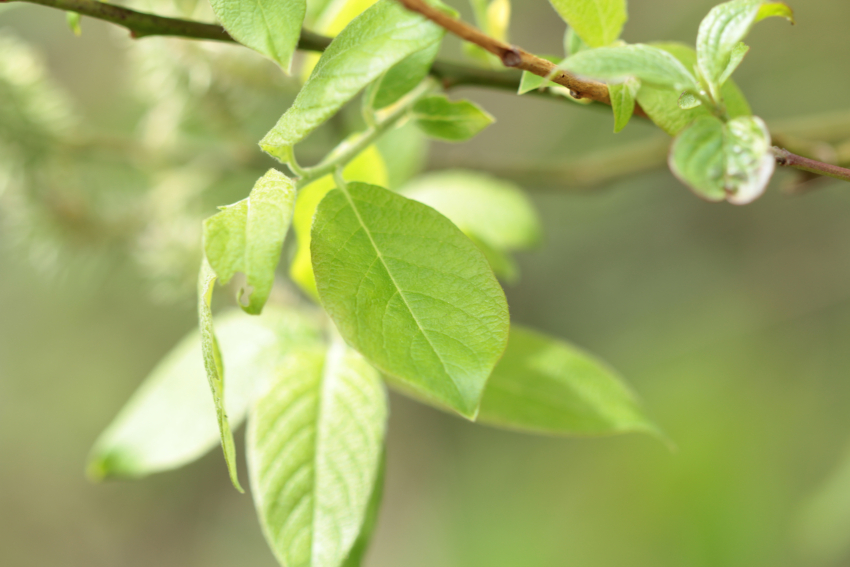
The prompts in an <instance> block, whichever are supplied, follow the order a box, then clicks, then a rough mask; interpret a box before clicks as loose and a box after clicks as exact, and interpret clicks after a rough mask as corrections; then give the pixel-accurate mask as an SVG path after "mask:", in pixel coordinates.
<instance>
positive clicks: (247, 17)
mask: <svg viewBox="0 0 850 567" xmlns="http://www.w3.org/2000/svg"><path fill="white" fill-rule="evenodd" d="M210 5H211V6H212V8H213V11H214V12H215V15H216V16H217V17H218V19H219V21H221V25H223V26H224V29H226V30H227V32H228V33H229V34H230V35H231V36H233V38H234V39H235V40H236V41H238V42H239V43H241V44H242V45H245V46H247V47H250V48H251V49H253V50H255V51H258V52H260V53H262V54H263V55H265V56H266V57H268V58H270V59H271V60H272V61H275V62H277V64H278V65H280V66H281V67H282V68H283V70H284V71H286V72H287V73H288V72H289V69H290V66H291V63H292V55H293V53H295V46H297V45H298V38H299V37H300V34H301V23H302V22H303V21H304V14H305V12H306V10H307V6H306V1H305V0H210Z"/></svg>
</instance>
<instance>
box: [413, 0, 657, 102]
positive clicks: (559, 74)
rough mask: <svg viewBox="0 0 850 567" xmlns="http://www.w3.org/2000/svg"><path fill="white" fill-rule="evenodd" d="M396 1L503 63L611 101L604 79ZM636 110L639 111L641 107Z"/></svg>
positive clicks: (418, 1) (419, 5) (577, 94)
mask: <svg viewBox="0 0 850 567" xmlns="http://www.w3.org/2000/svg"><path fill="white" fill-rule="evenodd" d="M398 1H399V2H400V3H401V4H402V5H404V7H405V8H407V9H408V10H410V11H412V12H417V13H419V14H422V15H423V16H425V17H426V18H428V19H429V20H431V21H432V22H434V23H435V24H437V25H438V26H440V27H442V28H444V29H445V30H446V31H449V32H451V33H453V34H455V35H456V36H458V37H459V38H461V39H463V40H465V41H468V42H470V43H474V44H475V45H477V46H479V47H481V48H483V49H485V50H486V51H489V52H490V53H492V54H493V55H495V56H496V57H498V58H499V60H501V62H502V64H503V65H504V66H505V67H509V68H513V69H521V70H523V71H528V72H529V73H534V74H535V75H538V76H540V77H543V78H549V79H550V80H551V81H552V82H553V83H557V84H559V85H562V86H564V87H567V88H568V89H570V91H572V94H573V97H574V98H587V99H590V100H594V101H596V102H601V103H604V104H609V105H610V104H611V97H610V96H609V95H608V85H606V84H605V83H600V82H598V81H590V80H587V79H582V78H579V77H577V76H575V75H573V74H571V73H568V72H566V71H564V70H562V69H559V68H558V66H557V65H555V64H554V63H552V62H551V61H547V60H546V59H543V58H542V57H538V56H536V55H534V54H533V53H529V52H528V51H526V50H524V49H522V48H520V47H516V46H514V45H510V44H508V43H505V42H504V41H500V40H498V39H496V38H494V37H490V36H489V35H487V34H485V33H484V32H482V31H481V30H479V29H477V28H475V27H473V26H471V25H469V24H467V23H465V22H463V21H461V20H458V19H457V18H454V17H452V16H450V15H449V14H447V13H445V12H443V11H441V10H439V9H437V8H435V7H433V6H430V5H429V4H427V3H425V2H424V0H398ZM640 112H641V113H642V111H640Z"/></svg>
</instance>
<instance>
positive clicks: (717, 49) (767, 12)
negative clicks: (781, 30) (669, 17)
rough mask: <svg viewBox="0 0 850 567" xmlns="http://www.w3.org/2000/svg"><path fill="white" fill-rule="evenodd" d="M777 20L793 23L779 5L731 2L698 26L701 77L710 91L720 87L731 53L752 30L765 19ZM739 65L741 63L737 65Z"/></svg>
mask: <svg viewBox="0 0 850 567" xmlns="http://www.w3.org/2000/svg"><path fill="white" fill-rule="evenodd" d="M771 16H780V17H784V18H788V19H791V20H792V21H793V13H792V12H791V10H790V8H788V6H787V5H785V4H783V3H781V2H766V1H765V0H732V2H725V3H723V4H720V5H719V6H715V7H714V8H713V9H712V10H711V11H710V12H709V13H708V15H707V16H706V17H705V19H704V20H703V21H702V23H701V24H700V26H699V33H698V35H697V58H698V60H699V68H700V71H701V72H702V75H703V77H705V79H706V80H707V81H708V84H709V86H710V87H711V88H712V90H714V91H716V90H717V89H719V87H720V86H721V85H722V84H723V82H722V80H721V79H722V77H723V76H724V74H726V76H727V77H728V75H729V74H731V72H730V73H728V74H727V73H726V70H727V68H728V67H729V63H730V60H731V58H732V55H733V53H735V52H736V50H737V51H738V53H739V54H740V48H739V44H740V42H741V40H743V39H744V38H745V37H746V36H747V34H748V33H749V32H750V29H752V27H753V25H754V24H755V23H756V22H757V21H759V20H761V19H764V18H767V17H771ZM739 62H740V61H739Z"/></svg>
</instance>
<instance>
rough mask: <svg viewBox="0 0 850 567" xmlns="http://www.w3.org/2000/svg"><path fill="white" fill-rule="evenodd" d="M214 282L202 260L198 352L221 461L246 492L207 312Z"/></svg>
mask: <svg viewBox="0 0 850 567" xmlns="http://www.w3.org/2000/svg"><path fill="white" fill-rule="evenodd" d="M215 279H216V276H215V273H214V272H213V271H212V268H211V267H210V265H209V263H208V262H207V260H206V258H205V259H204V261H203V263H202V264H201V272H200V274H199V275H198V322H199V324H200V329H201V352H202V353H203V359H204V368H205V369H206V374H207V381H208V382H209V385H210V391H211V392H212V396H213V404H214V405H215V413H216V418H217V419H218V431H219V434H220V436H221V448H222V450H223V451H224V460H225V462H226V463H227V470H228V472H229V473H230V480H231V481H232V482H233V486H235V487H236V490H238V491H239V492H245V491H244V490H243V489H242V486H240V484H239V478H238V475H237V472H236V446H235V445H234V444H233V432H232V431H231V430H230V422H229V421H228V420H227V413H226V412H225V407H224V365H223V364H222V360H221V350H220V349H219V346H218V340H217V339H216V336H215V330H214V329H213V317H212V310H211V309H210V303H211V302H212V293H213V288H214V286H215Z"/></svg>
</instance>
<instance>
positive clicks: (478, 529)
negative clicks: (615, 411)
mask: <svg viewBox="0 0 850 567" xmlns="http://www.w3.org/2000/svg"><path fill="white" fill-rule="evenodd" d="M633 4H634V3H633ZM713 4H714V2H713V1H712V0H700V1H698V2H677V1H675V0H648V1H646V2H643V3H640V6H633V7H632V16H631V20H630V22H629V23H628V24H627V26H626V29H625V35H624V37H625V38H626V39H627V40H629V41H643V40H648V39H662V38H663V39H669V40H680V41H687V40H692V36H693V29H694V26H695V25H696V23H698V21H699V19H700V18H701V17H702V15H704V14H705V12H706V11H707V8H708V7H710V6H711V5H713ZM797 4H798V5H795V8H797V14H798V25H797V26H796V28H794V30H793V33H792V34H790V35H789V34H788V31H787V30H786V29H785V28H784V26H781V25H779V24H777V25H775V26H773V25H768V24H765V25H764V26H763V28H760V29H759V30H757V31H756V32H755V33H754V34H753V36H752V37H751V43H752V44H753V46H754V49H753V52H752V54H751V55H750V56H748V58H747V59H746V60H745V62H744V64H743V66H742V69H741V71H740V72H739V75H737V78H738V81H739V84H740V86H741V88H742V90H743V91H744V92H746V93H747V95H748V98H749V100H750V101H751V102H752V104H753V106H754V109H755V110H756V112H758V113H759V114H760V115H762V116H764V117H766V118H768V122H769V123H771V120H769V119H770V118H773V119H774V121H777V120H780V119H791V118H795V117H797V116H801V115H806V114H814V113H818V112H823V111H830V110H846V109H847V94H846V93H847V92H848V91H850V73H848V72H846V61H845V60H846V57H845V54H846V53H848V51H849V50H850V36H848V34H847V33H846V31H845V30H844V27H845V23H846V22H847V21H849V20H850V3H848V2H846V0H807V1H806V2H805V3H803V2H798V3H797ZM313 5H314V6H315V5H318V3H315V4H313ZM133 6H134V7H136V8H139V9H145V10H150V11H156V12H158V13H161V14H166V15H175V16H183V17H194V18H199V19H207V18H210V17H211V12H210V11H209V7H208V6H206V4H205V3H204V2H196V1H194V0H175V1H174V2H171V0H154V1H151V2H142V1H140V2H135V3H133ZM458 7H461V6H458ZM463 9H467V8H466V7H463ZM467 11H468V9H467ZM467 16H470V14H469V13H467ZM81 27H82V36H81V37H79V38H76V37H75V36H74V35H73V34H72V33H71V32H70V31H69V30H68V28H67V24H66V23H65V16H64V14H62V13H61V12H50V11H48V10H46V9H42V8H39V7H34V6H19V7H15V8H14V9H10V7H3V6H0V318H2V321H3V324H2V325H0V452H2V455H3V460H2V462H1V463H2V464H0V483H2V484H0V485H1V486H2V487H3V488H0V511H2V513H0V549H2V554H3V560H2V563H3V564H7V563H8V564H9V565H15V566H16V567H17V566H22V567H28V566H41V565H49V564H55V565H63V566H86V567H92V566H101V565H102V566H104V567H107V566H108V567H112V566H114V565H122V566H130V567H132V566H136V565H138V566H149V565H157V566H162V567H168V566H172V565H173V566H180V567H187V566H201V565H203V566H204V567H212V566H219V565H221V566H224V565H252V566H262V565H269V566H272V565H274V564H275V563H274V559H273V557H272V556H271V554H270V552H269V551H268V549H267V548H266V546H265V543H264V542H263V541H262V536H261V535H260V532H259V530H258V529H257V523H256V518H255V515H254V511H253V509H252V506H251V503H250V500H249V498H247V497H242V496H239V495H237V494H236V493H235V492H234V491H232V489H230V488H229V485H228V481H227V478H226V477H224V476H223V475H222V474H221V471H220V462H219V461H220V456H219V455H217V454H213V455H212V456H211V457H208V458H206V459H204V460H203V461H202V462H201V463H199V464H197V465H193V466H191V467H189V468H188V469H186V470H184V471H178V472H175V473H169V474H165V475H159V476H156V477H154V478H152V479H150V480H147V481H145V482H143V483H136V484H114V485H105V486H97V487H93V486H90V485H88V484H87V483H86V481H85V479H84V476H83V463H84V461H85V454H86V451H87V450H88V448H89V447H90V446H91V443H92V441H93V440H94V439H95V437H96V435H97V433H98V432H99V431H100V430H101V429H102V428H103V426H104V425H105V424H106V423H108V422H109V421H110V419H111V418H112V417H113V415H114V413H115V412H116V411H117V410H118V408H120V407H121V405H122V404H123V402H124V401H125V400H126V399H127V397H128V395H129V394H130V392H132V391H133V390H134V389H135V387H136V385H137V384H138V383H139V381H140V380H141V379H142V378H143V377H144V376H145V375H146V374H147V373H148V371H149V370H150V369H151V368H152V367H153V366H154V364H155V363H156V361H157V360H158V359H159V358H160V357H161V356H162V354H163V353H165V352H167V351H168V350H169V349H170V348H171V346H173V344H174V343H176V342H177V340H178V339H179V337H181V336H182V335H184V334H185V332H186V331H187V330H188V329H190V328H192V326H193V325H194V313H193V312H192V310H191V308H190V306H189V304H190V300H191V296H192V293H193V287H194V280H195V274H196V272H197V266H198V262H199V260H200V255H199V246H200V230H201V224H200V221H201V219H203V218H204V217H206V216H208V215H209V214H211V213H212V212H214V210H215V206H217V205H219V204H223V203H229V202H233V201H236V200H238V199H240V198H243V197H244V196H246V195H247V193H248V191H249V190H250V188H251V186H252V184H253V182H254V180H255V179H256V178H257V177H259V176H260V175H261V174H262V172H263V171H265V170H266V169H267V168H268V167H269V166H270V165H272V163H271V161H270V160H268V159H267V158H265V157H264V156H263V155H262V154H261V152H260V151H259V150H258V148H257V146H256V142H257V140H259V139H260V137H262V135H263V134H264V133H265V131H266V130H267V129H268V127H269V125H271V124H273V123H274V122H275V121H276V120H277V118H278V117H279V116H280V114H281V113H282V112H283V110H284V109H285V108H286V107H287V106H288V104H289V102H290V101H291V99H292V97H293V95H294V92H295V88H296V85H295V83H294V82H293V80H291V79H287V78H286V77H284V76H282V75H281V74H280V73H279V72H278V71H276V70H275V69H274V67H273V65H272V64H271V63H269V62H267V61H265V60H264V59H263V58H261V57H260V56H258V55H255V54H253V53H251V52H249V51H248V50H244V49H239V48H236V47H234V46H229V45H216V44H212V43H201V42H191V41H181V40H170V39H156V38H151V39H145V40H143V41H138V42H132V41H130V40H129V39H128V38H127V34H126V32H125V31H123V30H119V29H115V28H109V27H107V26H106V25H103V24H101V23H99V22H93V21H91V20H89V19H86V18H83V20H82V23H81ZM780 34H781V35H780ZM562 35H563V26H561V25H560V24H559V23H558V20H557V18H556V17H554V15H553V13H552V12H551V8H549V6H548V4H547V3H546V2H543V1H540V2H538V3H519V2H515V3H514V19H513V21H512V23H511V38H512V41H515V42H517V43H518V44H520V45H523V46H525V47H527V48H529V49H532V50H534V51H537V52H543V53H546V52H560V49H561V37H562ZM446 52H447V55H449V56H452V57H461V55H462V53H461V52H462V50H461V48H460V46H459V44H457V43H450V45H449V46H448V47H447V48H446ZM813 81H816V84H817V88H816V89H814V88H811V87H810V86H811V85H812V84H813ZM803 84H805V85H807V87H806V88H793V87H789V85H792V86H793V85H803ZM462 94H463V95H464V96H467V97H469V98H471V99H473V100H476V101H477V102H480V103H481V104H482V105H483V106H484V107H486V108H487V109H488V110H489V111H490V112H492V113H493V114H494V115H495V116H496V117H497V118H498V122H497V123H496V124H495V125H493V126H492V127H491V128H490V129H489V130H488V131H487V133H486V135H483V136H481V137H479V138H478V139H476V140H475V141H474V142H473V143H471V144H468V145H463V146H448V145H435V146H434V148H433V152H432V157H431V158H430V162H429V166H430V167H431V168H432V169H444V168H446V167H449V166H468V167H473V168H479V169H483V170H488V169H498V168H502V167H505V166H518V167H521V166H525V165H527V164H529V163H532V164H536V163H539V161H540V160H541V159H543V160H547V161H549V162H551V163H563V162H568V161H571V160H572V161H574V160H576V159H578V158H580V156H581V155H583V154H584V153H585V152H589V151H592V150H594V149H597V148H607V147H610V146H612V145H613V144H620V143H633V142H637V143H641V141H642V140H644V139H648V138H645V137H646V136H647V135H650V134H652V129H651V128H650V127H649V126H648V125H646V124H641V123H639V122H638V121H634V122H633V124H631V125H630V126H629V128H627V129H626V130H625V131H624V132H623V133H622V134H620V135H618V136H617V137H612V135H611V134H610V116H608V114H607V113H596V112H592V111H589V110H588V109H583V108H578V107H576V106H575V105H568V104H559V103H556V102H550V101H546V100H538V99H536V98H533V97H524V98H523V99H520V100H518V99H516V97H513V96H511V95H510V94H500V93H492V92H485V91H481V90H476V91H469V92H463V93H462ZM517 109H521V111H517ZM355 110H356V109H355ZM354 114H356V112H355V113H354ZM356 120H357V118H352V117H351V115H343V116H342V117H340V119H339V120H336V121H334V122H332V123H331V124H329V125H327V126H326V127H323V129H321V130H319V131H317V132H316V134H315V135H313V136H311V137H310V139H309V140H308V141H307V147H306V148H305V155H304V157H305V161H310V158H311V157H315V156H318V155H321V151H322V150H324V149H327V148H328V147H329V146H330V145H331V143H332V142H333V141H334V140H336V139H338V138H340V137H341V134H342V132H344V131H345V129H346V126H348V125H349V124H351V123H352V122H354V121H356ZM396 135H397V136H398V138H397V139H396V141H395V143H392V142H383V143H382V150H384V149H385V148H386V150H387V151H385V155H390V154H389V151H391V150H393V149H398V147H399V146H400V145H401V144H402V143H403V144H409V145H410V146H411V147H415V146H416V145H417V144H421V140H419V139H414V138H410V137H405V136H404V135H401V134H396ZM846 137H850V136H845V138H846ZM311 147H312V148H313V150H311ZM387 161H388V167H389V169H390V176H391V179H394V181H393V182H392V184H393V185H395V186H399V185H401V183H402V182H403V180H404V178H405V177H407V176H408V175H409V172H410V171H414V170H416V168H417V167H418V165H417V164H416V163H403V162H402V160H401V158H399V159H393V158H389V159H388V160H387ZM780 181H781V180H780ZM775 185H776V184H775ZM526 188H527V189H530V190H540V193H539V194H538V196H537V197H536V200H537V204H538V209H539V210H540V211H542V214H543V217H544V219H543V220H544V225H545V226H546V228H547V235H546V237H545V243H544V245H543V247H542V248H541V249H540V250H539V251H537V252H532V253H526V254H525V255H523V256H522V257H521V258H520V267H521V268H522V273H523V279H522V281H521V283H519V284H517V285H516V286H513V287H511V288H510V290H509V296H510V297H509V299H510V303H511V306H512V314H513V317H514V319H515V320H517V321H518V322H522V323H525V324H531V325H534V326H537V327H540V328H543V329H545V330H547V331H549V332H552V333H554V334H557V335H560V336H564V337H568V338H570V339H571V340H573V341H575V342H576V343H577V344H580V345H582V346H584V347H587V348H588V349H590V350H593V351H595V352H597V353H599V354H600V355H602V356H604V357H605V358H606V359H607V360H609V361H610V362H611V363H612V364H613V365H614V366H616V367H617V368H618V369H620V370H621V372H622V373H623V374H624V375H626V376H627V377H628V379H629V381H630V383H632V384H634V386H635V389H636V390H637V391H640V392H641V393H642V394H643V398H644V401H645V403H646V405H647V406H648V407H649V408H650V409H651V411H652V413H653V414H654V416H655V417H656V418H657V421H658V422H659V423H660V424H661V426H662V427H663V428H664V429H665V431H667V432H668V433H669V434H670V436H671V437H672V438H673V440H674V441H675V442H676V443H677V445H678V446H679V448H680V449H679V451H678V452H676V453H674V454H668V453H667V452H666V451H665V450H664V449H663V448H662V447H659V446H658V445H657V444H656V443H654V442H653V441H652V440H650V439H642V438H638V437H625V438H618V439H609V440H582V441H578V440H576V441H568V440H566V441H565V440H551V439H536V438H531V437H527V436H522V435H519V434H513V433H506V432H501V431H495V430H488V429H485V428H480V427H474V426H471V425H469V424H466V423H464V422H462V421H460V420H457V419H455V418H452V417H450V416H447V415H443V414H440V413H437V412H434V411H432V410H430V409H427V408H424V407H422V406H419V405H416V404H413V403H411V402H407V401H405V400H403V399H400V398H394V399H393V417H392V420H393V422H392V423H391V425H390V428H389V431H390V439H389V448H388V472H387V487H386V496H385V505H384V510H383V512H382V517H381V519H380V522H379V526H378V531H377V539H376V541H375V544H374V547H373V549H372V551H371V552H370V559H369V560H368V562H367V564H368V565H371V566H374V567H381V566H384V565H387V566H389V565H405V566H406V567H420V566H421V567H425V566H428V567H432V566H434V565H440V566H447V567H454V566H457V567H477V566H481V567H515V566H518V565H534V566H539V567H546V566H552V567H560V566H562V565H567V564H569V565H587V566H592V567H607V566H611V567H615V566H616V567H621V566H623V565H628V566H629V567H642V566H646V567H682V566H687V567H703V566H705V567H714V566H717V567H721V566H722V567H737V566H740V567H797V566H799V567H840V566H842V565H846V564H847V562H848V561H850V541H848V538H847V533H848V531H850V530H848V528H849V527H850V526H848V524H847V522H848V519H847V518H848V516H847V514H848V512H847V510H848V504H847V502H848V495H850V481H848V474H847V465H846V462H845V463H843V461H844V459H845V455H844V454H845V452H846V449H845V447H846V444H847V441H848V439H847V437H848V435H847V431H850V413H848V412H847V409H846V408H847V407H848V405H850V382H848V380H847V377H848V375H850V360H848V357H847V347H846V345H847V341H848V338H850V298H848V293H850V292H848V290H850V262H848V258H850V224H848V223H847V222H846V217H847V214H848V212H850V197H848V194H847V192H846V191H847V190H846V188H844V187H842V186H840V185H839V184H837V183H831V182H827V183H824V184H822V189H821V190H820V191H819V192H817V193H812V194H810V195H807V196H805V197H801V198H788V197H784V196H781V195H779V194H778V192H777V191H776V190H775V189H776V187H773V188H772V189H771V193H772V194H771V195H769V196H767V197H766V198H764V199H763V200H762V201H760V202H759V203H757V204H755V205H752V206H750V207H746V208H743V209H733V208H731V207H727V206H712V205H707V204H705V203H702V202H700V201H698V200H697V199H695V198H693V197H692V196H691V195H690V194H689V193H688V192H687V191H685V190H684V189H683V188H682V187H681V186H679V185H678V184H677V182H676V181H675V180H673V179H672V178H671V176H670V175H669V174H667V173H664V172H658V173H647V174H641V175H639V176H632V177H631V178H628V179H624V180H620V181H617V182H613V183H611V184H609V185H608V186H607V187H605V188H600V189H599V190H598V191H595V192H593V193H586V194H582V195H575V194H571V195H568V194H557V193H553V192H552V190H553V189H557V187H555V186H553V184H551V183H547V184H545V185H544V184H542V183H541V184H537V183H534V184H528V186H527V187H526ZM544 190H545V191H548V192H545V193H544V192H543V191H544ZM221 295H222V296H223V295H225V294H221ZM239 437H241V435H240V434H239V433H237V438H239ZM237 442H240V439H238V440H237ZM842 463H843V464H842ZM243 474H244V473H243Z"/></svg>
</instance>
